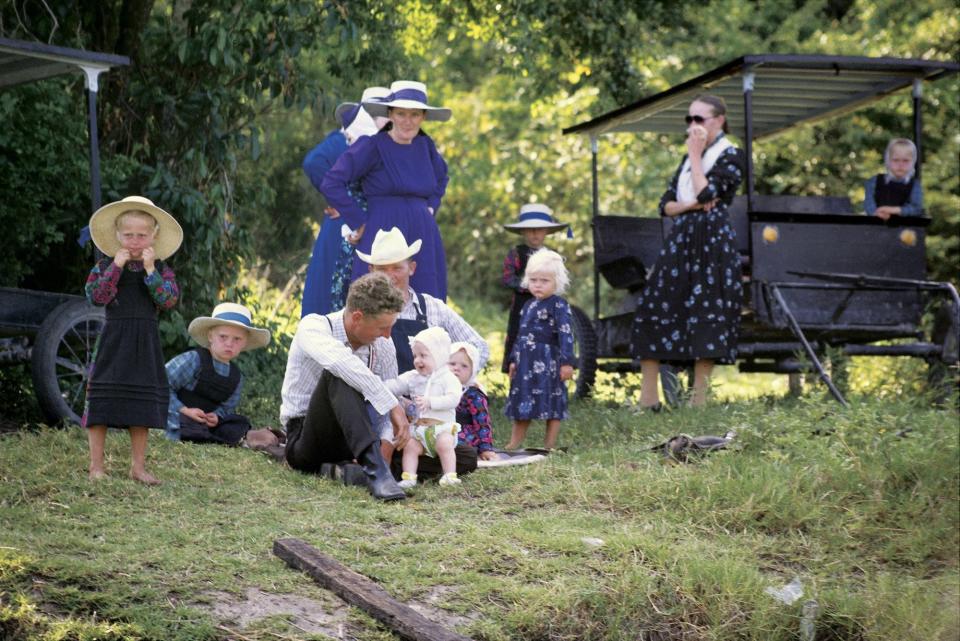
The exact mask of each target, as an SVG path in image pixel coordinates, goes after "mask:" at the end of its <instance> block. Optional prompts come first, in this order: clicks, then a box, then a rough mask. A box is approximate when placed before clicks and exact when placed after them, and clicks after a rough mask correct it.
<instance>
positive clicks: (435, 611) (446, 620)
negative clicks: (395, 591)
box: [407, 585, 479, 630]
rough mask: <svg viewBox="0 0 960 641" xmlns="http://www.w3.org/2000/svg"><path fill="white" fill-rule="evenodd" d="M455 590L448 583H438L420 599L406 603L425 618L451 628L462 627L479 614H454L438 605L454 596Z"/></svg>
mask: <svg viewBox="0 0 960 641" xmlns="http://www.w3.org/2000/svg"><path fill="white" fill-rule="evenodd" d="M456 594H457V591H456V590H455V589H454V588H452V587H450V586H449V585H438V586H436V587H434V588H433V589H432V590H430V591H429V592H428V593H427V594H425V595H424V596H423V598H422V599H418V600H415V601H409V602H408V603H407V605H409V606H410V608H411V609H412V610H416V611H417V612H418V613H420V614H422V615H423V616H425V617H426V618H428V619H430V620H431V621H434V622H436V623H439V624H440V625H442V626H444V627H446V628H449V629H450V630H453V629H454V628H464V627H466V626H468V625H470V624H471V623H473V622H474V621H476V620H477V619H478V618H479V616H478V615H477V614H473V613H471V614H456V613H454V612H451V611H449V610H445V609H443V608H441V607H439V606H440V605H441V604H443V603H444V602H447V601H451V600H453V599H454V598H456Z"/></svg>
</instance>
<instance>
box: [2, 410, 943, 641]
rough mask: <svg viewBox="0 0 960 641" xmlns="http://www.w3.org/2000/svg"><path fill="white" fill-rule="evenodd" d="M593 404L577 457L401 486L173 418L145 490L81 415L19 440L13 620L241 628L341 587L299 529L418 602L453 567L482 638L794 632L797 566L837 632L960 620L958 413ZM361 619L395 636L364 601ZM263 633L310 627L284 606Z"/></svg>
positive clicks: (65, 634)
mask: <svg viewBox="0 0 960 641" xmlns="http://www.w3.org/2000/svg"><path fill="white" fill-rule="evenodd" d="M499 409H500V408H499V407H496V408H494V411H495V413H498V412H499ZM573 416H574V418H573V419H572V420H571V421H569V422H567V423H566V424H565V425H564V428H563V434H562V442H563V443H564V444H565V445H567V446H568V447H569V452H568V453H567V454H565V455H556V456H553V457H551V458H550V460H549V461H548V462H546V463H545V464H541V465H535V466H530V467H527V468H521V469H512V470H503V469H501V470H493V471H483V472H478V473H476V474H473V475H471V476H469V477H467V479H466V481H465V483H464V485H463V486H462V487H461V488H458V489H456V490H454V491H444V490H442V489H441V488H439V487H437V486H435V485H428V486H425V487H423V488H421V489H420V490H419V491H418V492H417V494H416V496H415V497H414V498H413V499H411V500H409V501H407V502H406V503H401V504H387V505H382V504H377V503H375V502H373V501H372V500H371V499H370V498H368V496H367V495H366V494H365V493H364V492H363V491H361V490H359V489H357V488H345V487H342V486H337V485H336V484H334V483H333V482H330V481H326V480H321V479H317V478H313V477H309V476H304V475H300V474H297V473H294V472H291V471H289V470H287V469H285V468H283V467H281V466H279V465H276V464H274V463H271V462H269V461H268V460H267V459H266V458H265V457H263V456H261V455H258V454H256V453H254V452H250V451H245V450H234V449H227V448H220V447H198V446H191V445H175V444H171V443H168V442H166V441H164V440H163V439H162V438H152V439H151V443H150V451H149V457H150V461H151V463H152V467H153V469H154V470H155V471H156V472H157V473H158V474H159V475H160V476H162V478H163V479H164V481H165V482H164V484H163V485H162V486H160V487H158V488H146V487H141V486H139V485H136V484H134V483H132V482H130V481H128V480H126V479H125V478H124V477H123V474H122V472H123V471H124V470H125V469H126V465H127V463H128V459H127V456H128V453H127V449H128V446H127V439H126V436H125V434H122V433H117V434H111V435H110V437H109V439H108V462H109V466H110V469H111V470H112V471H113V472H114V476H113V477H112V478H111V479H110V480H108V481H106V482H104V483H99V484H95V485H91V484H89V483H88V482H87V481H86V478H85V465H86V442H85V438H84V435H83V434H82V433H81V432H80V431H79V430H77V429H68V430H63V431H57V430H40V431H36V432H22V433H18V434H12V435H8V436H5V437H3V438H2V439H0V480H2V483H0V638H5V639H15V640H19V639H118V640H120V639H123V640H130V639H157V640H160V639H162V640H165V641H166V640H174V639H182V640H187V639H191V640H193V639H215V638H228V637H229V635H228V633H226V632H225V631H224V630H223V629H222V628H218V624H219V622H217V621H215V620H213V619H212V618H211V616H210V615H209V614H207V613H206V612H205V611H203V610H202V609H200V608H199V607H198V605H197V604H198V603H200V602H203V601H204V600H209V598H210V597H209V594H210V593H211V591H214V590H224V591H228V592H231V593H234V594H237V595H241V594H242V593H244V592H245V590H246V589H247V588H249V587H259V588H260V589H262V590H263V591H265V592H270V593H278V594H286V593H294V594H297V595H300V596H313V597H314V598H317V599H322V598H323V597H321V596H320V595H321V593H322V592H321V591H320V590H319V588H316V587H315V586H314V585H313V584H312V582H311V581H310V580H309V579H308V578H306V577H305V576H304V575H301V574H299V573H297V572H295V571H293V570H290V569H289V568H287V567H286V566H285V565H284V564H283V563H282V562H280V561H279V560H277V559H276V558H274V557H273V556H272V554H271V552H270V550H271V545H272V542H273V540H274V539H276V538H280V537H286V536H295V537H300V538H303V539H305V540H306V541H308V542H309V543H311V544H313V545H315V546H316V547H318V548H319V549H320V550H322V551H324V552H326V553H328V554H331V555H333V556H334V557H336V558H338V559H340V560H341V561H342V562H344V563H345V564H347V565H349V566H350V567H352V568H354V569H356V570H357V571H359V572H361V573H363V574H365V575H367V576H369V577H371V578H372V579H374V580H376V581H378V582H379V583H380V584H382V585H383V587H385V588H386V589H387V590H388V591H390V592H391V593H393V594H394V595H395V596H397V597H398V598H400V599H405V600H406V599H413V600H418V599H419V600H423V599H424V597H425V596H426V595H428V594H430V593H431V592H432V591H434V590H435V589H436V588H437V586H443V595H444V596H443V598H442V600H441V602H440V603H439V606H440V607H441V608H444V609H447V610H449V611H451V612H453V613H458V614H469V613H475V614H476V615H477V617H476V618H475V619H473V620H472V622H469V623H467V624H466V625H465V626H464V627H463V628H462V629H461V632H464V633H466V634H469V635H471V636H473V637H475V638H478V639H491V640H494V639H496V640H500V639H544V640H546V639H610V640H614V639H757V640H761V639H764V640H766V639H796V638H798V630H799V614H800V602H798V603H795V604H794V605H791V606H786V605H783V604H781V603H779V602H777V601H776V600H774V599H773V598H771V597H770V596H768V595H767V594H765V593H764V588H765V587H767V586H775V587H776V586H781V585H783V584H784V583H786V582H788V581H790V580H791V579H792V578H793V577H794V576H799V577H800V578H801V580H802V582H803V584H804V586H805V591H806V595H805V597H804V599H806V598H814V599H816V600H817V601H818V602H819V603H820V608H821V615H820V618H819V619H818V627H817V631H818V632H817V639H818V640H820V639H955V638H957V634H958V633H960V627H958V616H957V608H956V604H957V600H958V598H960V591H958V568H957V558H958V527H960V520H958V482H960V479H958V460H957V458H958V451H960V449H958V430H957V415H956V414H955V413H954V412H952V411H946V410H930V409H922V408H919V407H918V406H917V405H915V404H910V403H906V402H889V401H884V402H880V401H866V400H855V402H854V403H853V406H852V407H851V408H850V409H842V408H840V407H839V406H836V405H833V404H830V403H829V402H826V401H823V400H822V399H820V398H819V397H818V398H812V397H810V398H805V399H801V400H798V401H790V400H776V399H762V400H758V401H756V400H755V401H750V402H743V403H732V404H727V405H722V406H720V405H717V406H714V407H711V408H709V409H707V410H704V411H695V410H680V411H674V412H671V413H669V414H666V415H659V416H652V417H637V416H635V415H634V414H633V413H632V412H630V411H629V410H627V409H624V408H623V407H622V406H618V405H617V404H616V403H614V402H609V403H605V402H589V403H578V404H575V405H574V407H573ZM906 425H909V426H911V427H912V428H913V432H911V433H910V435H909V436H908V437H907V438H900V437H898V436H896V435H895V433H896V431H897V430H899V429H901V428H902V427H904V426H906ZM731 426H732V427H736V428H737V429H738V430H739V435H740V436H739V446H738V449H737V450H736V451H730V452H726V453H719V454H717V455H715V456H713V457H711V458H709V459H707V460H704V461H703V462H700V463H697V464H692V465H683V466H669V465H663V464H662V463H661V462H660V460H659V458H658V457H657V455H655V454H653V453H650V452H648V451H646V448H647V447H649V446H650V445H652V444H654V443H656V442H658V441H659V440H660V439H662V438H663V437H665V436H668V435H671V434H675V433H681V432H684V433H711V432H722V431H723V430H725V429H726V428H728V427H731ZM496 428H497V429H496V431H497V439H498V441H500V442H502V440H503V438H504V437H505V435H506V432H507V429H508V426H507V424H506V422H505V421H504V420H501V419H499V418H498V419H497V425H496ZM817 432H819V433H820V434H819V435H818V434H816V433H817ZM537 436H538V435H537V434H536V433H535V434H533V437H534V438H536V437H537ZM584 537H595V538H600V539H602V540H603V541H604V544H603V545H602V546H600V547H591V546H589V545H586V544H584V542H583V541H582V539H583V538H584ZM802 600H803V599H802ZM802 600H801V602H802ZM350 626H351V628H350V629H351V630H352V632H351V634H352V635H353V636H354V637H355V638H359V639H385V638H390V637H389V635H387V634H386V633H385V632H384V631H383V629H381V628H379V627H378V626H377V625H376V624H374V623H373V622H372V621H371V620H370V619H368V618H366V617H365V616H362V615H360V614H359V613H356V612H354V613H353V614H351V616H350ZM243 635H244V637H246V638H250V639H257V640H266V639H277V638H288V639H289V638H311V637H310V636H309V635H305V634H303V633H301V632H299V631H298V630H296V628H293V627H290V625H289V624H288V622H287V621H286V620H285V619H284V618H282V617H272V618H269V619H265V620H263V621H260V622H259V623H258V624H256V625H253V626H250V628H248V629H247V630H245V631H243ZM278 635H280V636H278ZM234 638H239V637H234ZM316 638H322V637H316Z"/></svg>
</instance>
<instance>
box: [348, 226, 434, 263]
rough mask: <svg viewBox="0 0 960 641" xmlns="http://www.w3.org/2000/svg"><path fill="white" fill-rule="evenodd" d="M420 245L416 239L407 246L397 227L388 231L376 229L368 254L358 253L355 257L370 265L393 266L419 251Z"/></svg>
mask: <svg viewBox="0 0 960 641" xmlns="http://www.w3.org/2000/svg"><path fill="white" fill-rule="evenodd" d="M420 244H421V241H420V239H419V238H418V239H417V240H415V241H413V242H412V243H410V244H409V245H407V239H406V238H404V237H403V232H402V231H400V228H399V227H394V228H393V229H391V230H390V231H384V230H383V229H378V230H377V235H376V236H375V237H374V239H373V245H372V246H371V247H370V253H369V254H364V253H363V252H362V251H358V252H357V256H359V257H360V260H362V261H363V262H365V263H368V264H370V265H393V264H394V263H399V262H400V261H402V260H407V259H408V258H410V257H411V256H413V255H414V254H416V253H417V252H418V251H420Z"/></svg>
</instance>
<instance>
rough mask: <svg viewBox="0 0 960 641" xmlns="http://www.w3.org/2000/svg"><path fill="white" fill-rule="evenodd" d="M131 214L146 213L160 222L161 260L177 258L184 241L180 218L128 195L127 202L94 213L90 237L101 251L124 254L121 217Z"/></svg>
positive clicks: (157, 242)
mask: <svg viewBox="0 0 960 641" xmlns="http://www.w3.org/2000/svg"><path fill="white" fill-rule="evenodd" d="M128 211H142V212H146V213H148V214H150V215H151V216H153V218H154V220H156V221H157V235H156V237H155V238H154V241H153V249H154V251H155V252H156V254H157V258H159V259H161V260H164V259H166V258H168V257H170V256H172V255H173V253H174V252H175V251H177V249H179V248H180V243H182V242H183V228H181V227H180V223H178V222H177V220H176V218H174V217H173V216H171V215H170V214H168V213H167V212H165V211H163V210H162V209H160V208H159V207H157V206H156V205H154V204H153V202H152V201H150V200H149V199H148V198H144V197H143V196H127V197H126V198H124V199H123V200H118V201H117V202H114V203H109V204H106V205H104V206H103V207H101V208H100V209H98V210H97V211H95V212H93V216H91V217H90V237H91V238H92V239H93V244H94V245H96V246H97V249H99V250H100V251H102V252H103V253H104V254H106V255H107V256H116V255H117V252H118V251H120V241H119V240H117V218H119V217H120V216H121V215H122V214H125V213H126V212H128Z"/></svg>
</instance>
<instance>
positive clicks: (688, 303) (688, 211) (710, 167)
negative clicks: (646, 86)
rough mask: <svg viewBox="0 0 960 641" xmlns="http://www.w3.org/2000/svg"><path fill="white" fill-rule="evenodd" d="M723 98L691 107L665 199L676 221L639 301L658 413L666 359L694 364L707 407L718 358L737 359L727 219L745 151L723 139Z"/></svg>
mask: <svg viewBox="0 0 960 641" xmlns="http://www.w3.org/2000/svg"><path fill="white" fill-rule="evenodd" d="M726 112H727V107H726V104H725V103H724V101H723V99H722V98H719V97H716V96H709V95H701V96H698V97H697V98H695V99H694V101H693V102H692V103H690V107H689V109H688V110H687V117H686V122H687V125H688V126H689V127H688V129H687V140H686V147H687V155H686V156H685V157H684V159H683V161H682V162H681V163H680V167H679V168H678V169H677V171H676V173H675V174H674V176H673V179H672V180H671V181H670V186H669V188H668V189H667V191H666V192H665V193H664V194H663V197H662V198H661V199H660V214H661V215H662V216H670V217H672V218H673V220H674V224H673V228H672V229H671V230H670V234H669V235H668V236H667V238H666V240H665V242H664V244H663V249H661V250H660V256H659V257H658V258H657V263H656V265H654V268H653V271H652V273H651V274H650V277H649V278H648V279H647V286H646V289H644V290H643V295H642V296H641V297H640V300H639V301H638V303H637V316H636V319H635V320H634V325H633V351H634V355H635V357H637V358H639V359H640V368H641V372H642V373H643V380H642V383H641V388H640V406H641V407H644V408H652V409H653V410H654V411H657V410H659V408H660V403H659V393H658V390H657V377H658V374H659V367H660V362H661V361H669V362H675V363H689V362H691V361H693V362H694V383H693V396H692V398H691V400H690V404H691V405H694V406H700V405H703V404H704V403H706V395H707V389H708V386H709V381H710V373H711V372H712V371H713V364H714V362H716V361H720V362H723V363H730V362H733V361H734V359H735V358H736V350H737V335H738V333H739V327H740V311H741V305H742V302H743V285H742V283H741V282H740V257H739V255H738V254H737V250H736V246H735V243H734V232H733V228H732V227H731V225H730V219H729V216H728V215H727V208H728V207H729V206H730V203H731V202H732V201H733V197H734V195H735V194H736V193H737V188H738V187H739V186H740V183H741V181H742V179H743V166H744V157H743V152H742V151H740V150H739V149H737V148H736V147H734V146H733V144H731V143H730V141H729V140H727V138H726V137H725V136H724V134H725V133H726V132H727V119H726Z"/></svg>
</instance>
